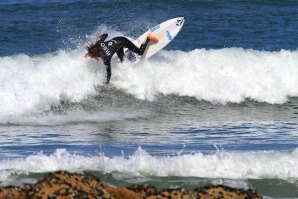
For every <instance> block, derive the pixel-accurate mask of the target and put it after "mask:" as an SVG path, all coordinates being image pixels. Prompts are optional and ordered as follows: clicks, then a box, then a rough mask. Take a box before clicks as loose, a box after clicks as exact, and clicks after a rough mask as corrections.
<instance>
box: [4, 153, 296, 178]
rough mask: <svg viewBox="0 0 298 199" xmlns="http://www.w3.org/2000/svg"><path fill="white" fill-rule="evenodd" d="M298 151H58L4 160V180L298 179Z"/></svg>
mask: <svg viewBox="0 0 298 199" xmlns="http://www.w3.org/2000/svg"><path fill="white" fill-rule="evenodd" d="M297 164H298V149H295V150H294V151H284V152H280V151H255V152H224V151H217V152H216V153H214V154H203V153H199V152H198V153H194V154H183V155H173V156H163V157H159V156H152V155H150V154H149V153H147V152H146V151H144V150H142V149H141V148H138V150H136V151H135V153H134V154H132V155H130V156H128V157H124V156H114V157H108V156H105V155H104V154H103V153H101V154H98V155H96V156H84V155H78V154H71V153H69V152H68V151H66V150H65V149H57V150H56V151H55V153H53V154H51V155H45V154H43V153H38V154H35V155H30V156H28V157H26V158H17V159H12V160H1V161H0V181H6V180H7V179H8V178H10V176H11V175H12V174H15V173H18V174H22V173H28V172H48V171H55V170H68V171H83V170H94V171H102V172H107V173H110V172H114V171H116V172H124V173H131V174H133V175H144V176H150V175H154V176H196V177H203V178H230V179H247V178H260V179H262V178H281V179H297V178H298V168H297Z"/></svg>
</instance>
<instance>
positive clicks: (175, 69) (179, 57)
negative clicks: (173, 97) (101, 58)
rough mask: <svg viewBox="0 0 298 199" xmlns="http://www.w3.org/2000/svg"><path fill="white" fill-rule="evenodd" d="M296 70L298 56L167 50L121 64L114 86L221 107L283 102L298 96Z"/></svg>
mask: <svg viewBox="0 0 298 199" xmlns="http://www.w3.org/2000/svg"><path fill="white" fill-rule="evenodd" d="M297 66H298V51H287V50H281V51H280V52H264V51H257V50H244V49H242V48H227V49H219V50H205V49H195V50H193V51H190V52H182V51H165V50H164V51H162V52H161V53H160V54H159V56H155V57H153V58H152V59H150V60H145V61H142V62H139V63H138V64H136V65H131V64H129V63H125V64H124V65H119V67H118V68H116V69H115V70H114V78H113V80H112V81H113V83H114V84H115V85H116V86H117V87H119V88H122V89H125V90H127V92H129V93H131V94H133V95H135V96H136V97H138V98H140V99H149V100H153V99H154V97H155V96H156V95H157V94H158V93H162V94H165V95H167V94H177V95H180V96H191V97H196V98H197V99H198V100H206V101H210V102H214V103H223V104H224V103H227V102H236V103H239V102H242V101H244V100H245V99H246V98H249V99H252V100H255V101H259V102H267V103H284V102H286V101H287V98H288V97H294V96H295V97H297V96H298V86H297V85H298V67H297Z"/></svg>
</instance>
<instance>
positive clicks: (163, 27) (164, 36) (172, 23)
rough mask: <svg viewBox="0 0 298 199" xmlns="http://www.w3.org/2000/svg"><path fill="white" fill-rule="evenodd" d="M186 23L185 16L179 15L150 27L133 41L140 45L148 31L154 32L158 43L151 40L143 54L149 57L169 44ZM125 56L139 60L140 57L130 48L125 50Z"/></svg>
mask: <svg viewBox="0 0 298 199" xmlns="http://www.w3.org/2000/svg"><path fill="white" fill-rule="evenodd" d="M183 24H184V17H177V18H173V19H170V20H167V21H165V22H163V23H161V24H158V25H156V26H154V27H152V28H150V29H149V30H148V31H147V32H145V33H144V34H142V35H141V36H140V37H139V38H137V39H136V40H135V41H134V42H133V43H134V44H135V45H136V46H137V47H140V46H141V44H142V43H143V42H144V41H145V40H146V37H147V35H148V33H152V35H154V36H155V37H157V38H158V43H153V42H150V43H149V44H148V46H147V48H146V51H145V53H144V54H143V55H142V57H141V58H142V59H148V58H149V57H151V56H152V55H154V54H155V53H157V52H158V51H159V50H161V49H163V48H164V47H165V46H166V45H167V44H169V43H170V42H171V41H172V40H173V39H174V38H175V37H176V35H177V34H178V33H179V31H180V30H181V28H182V26H183ZM125 56H126V57H127V58H128V59H129V60H130V61H137V60H138V59H140V58H139V57H138V56H136V55H135V54H134V53H133V52H131V51H130V50H128V49H127V50H126V51H125Z"/></svg>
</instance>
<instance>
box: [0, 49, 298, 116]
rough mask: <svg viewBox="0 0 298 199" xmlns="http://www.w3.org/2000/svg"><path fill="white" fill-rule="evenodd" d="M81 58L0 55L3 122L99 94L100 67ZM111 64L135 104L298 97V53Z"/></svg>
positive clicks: (169, 56)
mask: <svg viewBox="0 0 298 199" xmlns="http://www.w3.org/2000/svg"><path fill="white" fill-rule="evenodd" d="M84 53H85V52H84V51H83V50H82V49H80V50H79V49H77V50H74V51H58V52H56V53H51V54H45V55H39V56H31V57H30V56H27V55H15V56H7V57H1V58H0V82H1V83H0V89H1V93H0V104H1V106H0V117H2V118H3V117H6V116H7V115H9V116H18V115H23V114H30V113H35V112H42V111H44V110H47V109H49V107H50V106H51V105H52V104H55V103H58V102H59V101H60V100H61V99H63V98H66V99H68V100H70V101H74V102H78V101H80V100H82V99H85V98H86V97H88V96H90V95H91V96H92V95H97V94H98V93H97V92H96V90H95V89H94V86H97V85H100V84H101V83H102V82H103V81H104V79H105V67H104V65H103V63H102V62H101V61H99V62H97V61H95V60H90V59H85V58H84V57H83V55H84ZM112 65H113V67H112V68H113V69H112V71H113V76H112V80H111V82H112V84H113V85H114V87H116V88H117V89H123V90H125V92H128V93H130V94H133V95H134V96H135V97H136V98H139V99H146V100H154V98H155V96H156V95H157V94H164V95H167V94H176V95H179V96H191V97H195V98H197V99H198V100H206V101H210V102H213V103H222V104H225V103H227V102H235V103H240V102H242V101H244V100H245V99H246V98H249V99H252V100H256V101H259V102H267V103H284V102H286V101H287V98H288V97H297V96H298V86H297V85H298V51H286V50H282V51H280V52H262V51H256V50H244V49H241V48H228V49H219V50H205V49H195V50H193V51H190V52H182V51H166V50H163V51H161V52H160V53H158V54H157V55H156V56H154V57H152V58H151V59H149V60H143V61H140V62H138V63H136V64H131V63H129V62H128V61H126V62H125V63H123V64H121V63H117V61H113V64H112Z"/></svg>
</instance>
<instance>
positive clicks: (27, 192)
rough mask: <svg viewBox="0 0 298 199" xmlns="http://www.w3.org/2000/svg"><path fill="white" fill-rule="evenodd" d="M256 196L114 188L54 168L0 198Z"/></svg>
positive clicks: (252, 197)
mask: <svg viewBox="0 0 298 199" xmlns="http://www.w3.org/2000/svg"><path fill="white" fill-rule="evenodd" d="M23 198H24V199H29V198H30V199H49V198H51V199H72V198H73V199H89V198H90V199H95V198H100V199H134V198H146V199H164V198H167V199H169V198H173V199H196V198H201V199H212V198H214V199H215V198H216V199H221V198H223V199H225V198H229V199H244V198H245V199H259V198H262V197H261V196H259V195H258V194H257V193H256V192H254V191H253V190H243V189H236V188H230V187H227V186H222V185H212V186H206V187H200V188H197V189H194V190H187V189H184V188H176V189H164V190H161V191H158V190H157V189H156V188H155V187H154V186H151V185H147V184H143V185H142V184H138V185H131V186H128V187H115V186H112V185H109V184H105V183H102V182H100V181H99V179H97V178H95V177H93V176H91V175H87V174H79V173H69V172H66V171H57V172H53V173H49V174H48V175H46V176H45V177H43V178H42V179H41V180H39V181H38V182H37V183H36V184H32V185H25V186H24V188H20V187H13V186H8V187H3V188H0V199H23Z"/></svg>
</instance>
